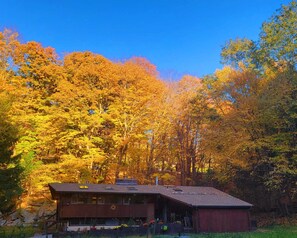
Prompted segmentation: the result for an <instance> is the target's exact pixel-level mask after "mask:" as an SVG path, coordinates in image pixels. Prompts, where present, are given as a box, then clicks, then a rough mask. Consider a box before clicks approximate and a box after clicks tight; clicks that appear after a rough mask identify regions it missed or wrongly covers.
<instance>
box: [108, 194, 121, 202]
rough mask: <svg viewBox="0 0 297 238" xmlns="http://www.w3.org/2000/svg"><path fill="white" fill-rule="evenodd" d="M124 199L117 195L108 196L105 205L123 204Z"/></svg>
mask: <svg viewBox="0 0 297 238" xmlns="http://www.w3.org/2000/svg"><path fill="white" fill-rule="evenodd" d="M121 203H122V199H121V197H119V196H116V195H106V197H105V204H121Z"/></svg>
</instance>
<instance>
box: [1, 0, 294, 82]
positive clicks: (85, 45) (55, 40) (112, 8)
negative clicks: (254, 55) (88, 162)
mask: <svg viewBox="0 0 297 238" xmlns="http://www.w3.org/2000/svg"><path fill="white" fill-rule="evenodd" d="M289 2H290V0H92V1H91V0H37V1H33V0H0V6H1V9H2V10H1V13H0V30H3V29H4V28H10V29H13V30H15V31H17V32H19V34H20V36H21V37H20V39H21V40H22V41H23V42H27V41H38V42H41V43H42V45H43V46H52V47H54V48H55V49H56V51H57V53H59V54H60V55H63V54H65V53H69V52H73V51H86V50H89V51H92V52H95V53H99V54H102V55H103V56H105V57H107V58H109V59H111V60H115V61H117V60H124V59H128V58H130V57H132V56H142V57H145V58H147V59H148V60H149V61H151V62H152V63H153V64H155V65H156V66H157V68H158V70H159V71H160V72H161V75H162V76H163V77H169V78H170V77H172V78H177V77H179V76H180V75H182V74H192V75H196V76H200V77H201V76H203V75H205V74H210V73H213V72H214V71H215V70H216V69H217V68H221V67H222V66H221V64H220V51H221V48H222V46H223V45H224V44H225V42H226V41H228V40H229V39H231V38H237V37H247V38H250V39H253V40H257V39H258V34H259V32H260V27H261V24H262V23H263V21H265V20H267V19H269V17H270V16H272V14H273V13H275V11H276V9H279V8H280V7H281V5H282V4H285V5H286V4H288V3H289Z"/></svg>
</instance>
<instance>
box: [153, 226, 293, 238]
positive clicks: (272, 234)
mask: <svg viewBox="0 0 297 238" xmlns="http://www.w3.org/2000/svg"><path fill="white" fill-rule="evenodd" d="M189 236H190V237H191V238H297V226H276V227H266V228H260V229H258V230H257V231H252V232H244V233H216V234H214V233H209V234H191V235H189ZM172 237H177V236H165V235H164V236H154V238H172Z"/></svg>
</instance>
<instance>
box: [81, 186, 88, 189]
mask: <svg viewBox="0 0 297 238" xmlns="http://www.w3.org/2000/svg"><path fill="white" fill-rule="evenodd" d="M79 188H80V189H88V188H89V187H88V186H87V185H79Z"/></svg>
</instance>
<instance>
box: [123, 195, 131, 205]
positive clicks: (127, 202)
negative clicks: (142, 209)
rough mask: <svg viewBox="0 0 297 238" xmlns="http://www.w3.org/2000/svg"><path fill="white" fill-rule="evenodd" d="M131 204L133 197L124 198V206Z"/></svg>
mask: <svg viewBox="0 0 297 238" xmlns="http://www.w3.org/2000/svg"><path fill="white" fill-rule="evenodd" d="M130 203H131V197H128V196H124V197H123V204H124V205H129V204H130Z"/></svg>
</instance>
